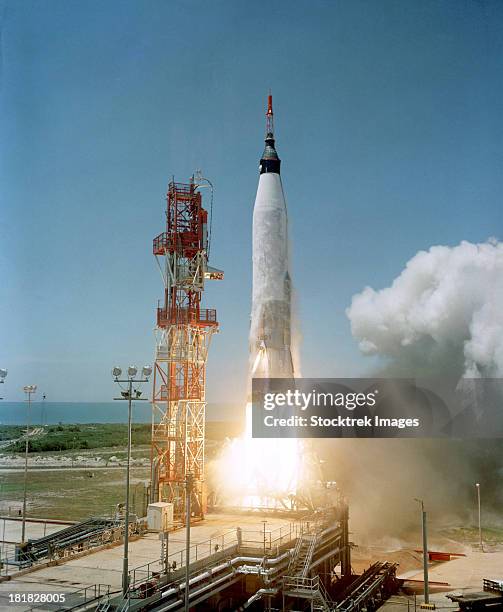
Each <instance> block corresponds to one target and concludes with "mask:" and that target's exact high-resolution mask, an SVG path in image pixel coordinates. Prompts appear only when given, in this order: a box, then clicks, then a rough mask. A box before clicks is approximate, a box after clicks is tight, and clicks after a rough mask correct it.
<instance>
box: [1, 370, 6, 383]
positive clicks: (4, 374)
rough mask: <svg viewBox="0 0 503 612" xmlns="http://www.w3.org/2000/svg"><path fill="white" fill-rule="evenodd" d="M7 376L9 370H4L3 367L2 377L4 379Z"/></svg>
mask: <svg viewBox="0 0 503 612" xmlns="http://www.w3.org/2000/svg"><path fill="white" fill-rule="evenodd" d="M6 376H7V370H4V369H3V368H0V379H1V380H2V381H3V379H4V378H5V377H6Z"/></svg>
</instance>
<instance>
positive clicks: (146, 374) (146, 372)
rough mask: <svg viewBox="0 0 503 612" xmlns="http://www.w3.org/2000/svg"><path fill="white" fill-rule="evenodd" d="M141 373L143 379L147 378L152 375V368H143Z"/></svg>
mask: <svg viewBox="0 0 503 612" xmlns="http://www.w3.org/2000/svg"><path fill="white" fill-rule="evenodd" d="M141 373H142V374H143V376H144V377H145V378H148V377H149V376H150V375H151V374H152V368H151V367H150V366H143V368H142V371H141Z"/></svg>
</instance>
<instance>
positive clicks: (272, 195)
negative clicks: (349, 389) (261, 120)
mask: <svg viewBox="0 0 503 612" xmlns="http://www.w3.org/2000/svg"><path fill="white" fill-rule="evenodd" d="M280 168H281V160H280V159H279V157H278V153H277V151H276V144H275V139H274V125H273V110H272V95H269V97H268V105H267V113H266V136H265V148H264V153H263V154H262V158H261V160H260V166H259V172H260V175H259V182H258V189H257V195H256V197H255V206H254V208H253V256H252V259H253V291H252V313H251V326H250V373H251V377H252V378H266V377H267V378H293V376H294V368H293V361H292V351H291V292H292V291H291V280H290V261H289V244H288V215H287V209H286V201H285V195H284V193H283V186H282V184H281V173H280Z"/></svg>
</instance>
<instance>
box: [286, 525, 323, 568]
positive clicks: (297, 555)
mask: <svg viewBox="0 0 503 612" xmlns="http://www.w3.org/2000/svg"><path fill="white" fill-rule="evenodd" d="M317 540H318V537H317V535H316V534H314V533H305V534H303V535H301V536H300V538H299V539H298V540H297V544H296V546H295V549H294V552H293V555H292V558H291V560H290V564H289V566H288V574H289V575H291V576H298V577H301V578H305V577H306V576H307V574H308V571H309V566H310V565H311V561H312V559H313V554H314V550H315V548H316V542H317Z"/></svg>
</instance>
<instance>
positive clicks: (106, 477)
mask: <svg viewBox="0 0 503 612" xmlns="http://www.w3.org/2000/svg"><path fill="white" fill-rule="evenodd" d="M124 472H125V470H124V469H101V470H85V469H81V470H52V471H51V470H32V471H30V472H29V474H28V483H27V515H28V516H32V517H43V518H52V519H66V520H75V521H77V520H84V519H86V518H88V517H89V516H96V515H103V514H105V515H109V514H110V513H111V512H113V510H114V508H115V506H116V504H118V503H121V502H124V498H125V488H124V482H125V477H124ZM148 477H149V469H148V468H132V470H131V503H132V504H133V507H134V508H135V510H133V512H135V511H136V512H138V513H140V512H141V506H142V501H143V500H142V498H143V495H144V490H145V486H144V484H143V483H146V482H147V479H148ZM22 501H23V474H22V472H21V471H19V470H16V471H12V472H4V473H3V474H2V475H1V481H0V513H2V514H5V513H9V514H12V515H15V514H17V511H18V509H19V508H21V505H22Z"/></svg>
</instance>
